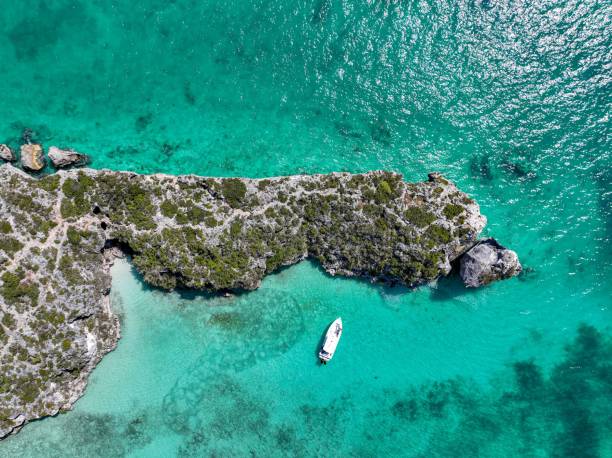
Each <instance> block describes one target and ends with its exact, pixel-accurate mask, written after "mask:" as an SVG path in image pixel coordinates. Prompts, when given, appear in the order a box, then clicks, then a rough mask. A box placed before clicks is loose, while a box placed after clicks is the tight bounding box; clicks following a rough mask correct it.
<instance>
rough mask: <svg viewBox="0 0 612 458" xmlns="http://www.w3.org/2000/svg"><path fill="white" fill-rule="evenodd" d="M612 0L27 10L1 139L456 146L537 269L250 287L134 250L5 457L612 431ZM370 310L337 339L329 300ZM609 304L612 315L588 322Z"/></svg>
mask: <svg viewBox="0 0 612 458" xmlns="http://www.w3.org/2000/svg"><path fill="white" fill-rule="evenodd" d="M609 13H610V12H609V6H608V5H606V4H605V3H603V4H602V3H601V2H597V1H585V2H580V5H577V4H576V3H575V2H571V1H563V2H553V1H541V2H536V3H530V4H522V3H520V2H514V3H508V4H502V3H496V2H490V1H476V2H468V1H466V2H445V1H440V2H424V1H421V2H353V1H350V2H349V1H340V2H329V1H327V0H321V1H297V2H296V1H291V2H289V1H287V2H285V1H260V0H249V1H238V0H236V1H230V2H225V3H224V4H223V5H221V4H220V3H218V2H210V1H203V2H192V1H187V0H177V1H174V2H168V1H161V0H160V1H157V0H148V1H147V2H139V4H138V5H133V4H128V3H127V2H124V3H123V4H121V3H113V4H111V3H109V2H87V3H86V2H79V1H74V0H55V1H36V0H25V1H23V2H13V4H10V5H3V8H2V10H0V30H2V32H1V33H0V58H1V59H2V62H3V63H4V65H3V73H2V77H1V78H0V90H1V93H2V103H0V140H1V141H8V142H9V143H12V144H13V145H16V144H17V143H18V137H19V135H20V134H21V132H22V130H23V128H25V127H29V128H32V129H33V130H34V132H35V134H36V136H37V138H38V139H39V140H40V141H42V142H43V143H44V144H45V145H46V146H49V145H51V144H56V145H58V146H70V147H74V148H76V149H79V150H82V151H83V152H87V153H90V154H91V155H92V157H93V162H92V166H93V167H96V168H105V167H106V168H111V169H116V170H134V171H137V172H143V173H145V172H146V173H153V172H165V173H174V174H178V173H197V174H201V175H213V176H231V175H238V176H249V177H263V176H272V175H281V174H293V173H317V172H329V171H334V170H348V171H353V172H358V171H365V170H370V169H379V168H386V169H391V170H395V171H399V172H402V173H404V175H405V177H406V179H408V180H421V179H425V177H426V173H427V172H429V171H432V170H439V171H441V172H443V173H444V174H445V175H446V176H448V177H449V178H451V179H453V180H455V181H456V182H457V184H458V185H459V186H460V187H461V188H462V189H463V190H465V191H466V192H469V193H471V194H472V196H473V197H475V198H476V199H477V201H478V202H479V203H480V205H481V207H482V211H483V213H484V214H485V215H486V216H487V217H488V218H489V225H488V226H487V229H485V232H486V235H493V236H495V237H496V238H498V240H499V241H500V242H501V243H503V244H505V245H508V246H510V247H512V248H513V249H515V250H516V251H517V252H518V253H519V256H520V258H521V260H522V262H523V264H524V266H525V268H526V269H525V273H524V275H522V276H521V277H519V278H518V279H513V280H510V281H507V282H503V283H498V284H495V285H491V286H490V287H488V288H485V289H482V290H478V291H466V290H464V289H463V288H462V287H461V286H460V285H459V284H458V282H457V281H456V279H447V280H441V281H440V282H439V283H438V285H436V286H434V287H423V288H419V289H418V290H416V291H406V290H402V289H399V288H398V289H386V288H384V287H381V286H373V285H369V284H367V283H363V282H359V281H355V280H349V279H339V278H331V277H329V276H326V275H325V274H323V273H322V272H321V271H320V270H319V269H318V268H317V266H316V265H314V264H310V263H308V262H306V263H301V264H299V265H297V266H294V267H291V268H288V269H286V270H283V271H282V272H280V273H278V274H276V275H273V276H271V277H269V278H268V279H266V280H265V282H264V284H263V286H262V288H261V289H260V290H258V291H256V292H253V293H249V294H245V295H241V296H238V297H234V298H231V299H227V298H215V297H205V296H198V295H193V294H189V293H183V294H182V295H181V294H179V293H173V294H170V295H168V294H163V293H161V292H158V291H152V290H149V289H147V288H146V287H145V286H144V285H143V284H142V282H140V280H139V279H138V277H137V276H135V275H134V274H133V272H132V271H131V269H130V267H129V264H127V263H125V262H121V263H118V264H117V265H116V266H115V268H114V271H113V274H114V284H113V305H114V306H115V307H116V309H117V310H118V311H120V312H121V314H122V320H123V324H124V328H123V336H124V337H123V339H122V340H121V341H120V343H119V347H118V348H117V350H116V351H115V352H113V353H112V354H110V355H108V356H107V357H106V358H105V359H104V360H103V361H102V363H101V364H100V366H99V367H98V368H97V369H96V371H95V372H94V373H93V375H92V377H91V382H90V386H89V388H88V390H87V392H86V394H85V396H84V397H83V398H82V399H81V400H80V401H79V402H78V403H77V405H76V407H75V410H74V411H72V412H70V413H68V414H64V415H60V416H58V417H56V418H53V419H46V420H43V421H39V422H35V423H33V424H31V425H28V426H27V427H26V428H24V430H23V431H22V432H21V433H20V434H19V435H17V436H15V437H12V438H10V439H8V440H6V441H3V442H2V443H0V456H7V457H8V456H11V457H12V456H28V457H39V456H43V457H44V456H63V457H65V456H68V457H69V456H125V455H128V456H172V455H182V456H201V455H207V454H213V453H215V452H216V453H217V454H219V455H235V454H238V455H247V454H249V453H251V451H253V452H255V453H256V454H257V455H258V456H262V455H263V456H268V455H274V454H278V455H280V454H282V455H295V456H303V455H326V454H327V452H328V450H329V447H335V448H336V449H337V450H339V451H340V452H341V454H343V455H347V454H353V455H356V456H372V455H403V456H445V457H446V456H475V455H480V456H512V455H515V456H548V455H551V454H552V455H558V456H578V455H581V456H606V455H608V456H609V455H612V448H611V447H612V445H611V444H610V439H609V438H610V437H612V431H610V424H612V422H610V421H609V412H610V410H611V408H612V399H611V398H612V396H610V391H609V390H610V386H611V385H612V381H611V380H610V375H609V374H610V368H609V365H610V361H611V360H612V358H611V355H610V338H611V336H612V329H611V325H612V316H611V312H610V305H609V304H610V297H611V296H612V288H611V286H610V285H611V284H612V282H611V281H610V279H611V278H612V272H611V268H610V263H609V260H610V259H611V257H612V250H611V248H610V247H611V246H612V245H610V236H611V234H612V223H611V221H612V213H611V212H612V201H611V195H612V184H611V180H612V174H610V170H611V168H610V166H611V165H612V164H611V161H610V133H609V120H608V117H609V110H610V105H611V102H610V97H609V94H610V92H609V84H610V78H609V75H608V73H609V72H608V71H607V70H606V67H605V65H606V64H607V60H608V59H607V56H609V50H610V40H609V34H608V33H606V31H607V30H609V28H610V17H611V15H610V14H609ZM337 315H341V316H342V317H343V320H344V322H345V335H344V337H343V339H342V342H341V344H340V347H339V351H338V354H337V357H336V358H334V360H333V361H332V363H331V364H330V365H328V366H327V367H323V368H322V367H319V366H317V365H316V359H315V350H316V346H317V343H318V341H319V338H320V336H321V334H322V332H323V331H324V329H325V326H326V325H327V324H328V323H329V322H330V321H331V320H333V319H334V318H335V317H336V316H337ZM583 323H585V324H586V325H588V326H592V327H581V326H582V324H583Z"/></svg>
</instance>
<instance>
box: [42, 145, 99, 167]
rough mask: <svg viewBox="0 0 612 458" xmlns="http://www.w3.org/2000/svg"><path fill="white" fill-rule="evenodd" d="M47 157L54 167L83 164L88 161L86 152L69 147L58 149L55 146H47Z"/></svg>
mask: <svg viewBox="0 0 612 458" xmlns="http://www.w3.org/2000/svg"><path fill="white" fill-rule="evenodd" d="M49 159H51V162H52V163H53V166H54V167H56V168H62V167H70V166H79V165H85V164H87V162H89V156H87V155H86V154H81V153H78V152H76V151H74V150H71V149H60V148H58V147H56V146H51V147H50V148H49Z"/></svg>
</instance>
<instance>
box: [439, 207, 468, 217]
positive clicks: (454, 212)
mask: <svg viewBox="0 0 612 458" xmlns="http://www.w3.org/2000/svg"><path fill="white" fill-rule="evenodd" d="M464 210H465V209H464V208H463V207H462V206H461V205H456V204H446V206H445V207H444V210H442V213H444V216H446V217H447V218H448V219H453V218H455V217H456V216H459V215H460V214H461V213H463V212H464Z"/></svg>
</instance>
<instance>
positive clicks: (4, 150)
mask: <svg viewBox="0 0 612 458" xmlns="http://www.w3.org/2000/svg"><path fill="white" fill-rule="evenodd" d="M0 159H2V160H5V161H8V162H11V161H14V160H15V153H13V150H12V149H11V148H10V147H9V146H8V145H4V144H2V145H0Z"/></svg>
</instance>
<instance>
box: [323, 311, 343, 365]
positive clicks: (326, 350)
mask: <svg viewBox="0 0 612 458" xmlns="http://www.w3.org/2000/svg"><path fill="white" fill-rule="evenodd" d="M341 335H342V319H341V318H339V317H338V318H336V320H335V321H334V322H333V323H332V324H331V325H330V326H329V328H328V329H327V333H326V334H325V340H323V346H322V347H321V351H319V359H320V360H321V362H322V363H323V364H325V363H327V361H329V360H330V359H332V357H333V356H334V353H335V351H336V347H337V346H338V342H340V336H341Z"/></svg>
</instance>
